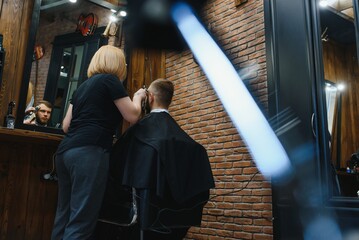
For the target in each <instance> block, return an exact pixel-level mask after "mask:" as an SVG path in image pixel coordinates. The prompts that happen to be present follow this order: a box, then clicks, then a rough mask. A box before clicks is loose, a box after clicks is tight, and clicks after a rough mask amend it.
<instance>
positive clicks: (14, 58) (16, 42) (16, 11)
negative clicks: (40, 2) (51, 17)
mask: <svg viewBox="0 0 359 240" xmlns="http://www.w3.org/2000/svg"><path fill="white" fill-rule="evenodd" d="M34 2H35V0H11V1H6V0H1V1H0V3H2V4H3V6H2V9H1V13H0V33H1V34H2V35H3V37H4V42H3V46H4V48H5V51H6V58H5V66H4V72H3V76H2V85H1V90H0V123H1V125H2V123H3V119H4V116H5V115H6V112H7V106H8V103H9V102H10V101H13V100H14V101H15V102H16V104H17V103H18V101H19V96H20V86H21V82H22V77H23V69H24V63H25V54H26V48H27V42H28V36H29V29H30V24H31V17H32V11H33V7H34ZM16 106H17V105H16ZM14 110H15V111H14V113H15V114H16V109H14Z"/></svg>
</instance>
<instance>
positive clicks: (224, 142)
mask: <svg viewBox="0 0 359 240" xmlns="http://www.w3.org/2000/svg"><path fill="white" fill-rule="evenodd" d="M201 14H202V16H203V17H202V20H203V22H204V25H205V26H208V28H209V29H210V32H211V33H212V34H213V35H214V36H215V39H216V41H217V43H218V44H219V45H220V47H221V48H222V49H223V50H224V51H225V53H226V54H227V56H228V58H229V59H230V61H231V62H232V63H233V65H234V67H235V69H236V70H237V71H238V72H239V74H240V76H241V77H242V79H243V81H245V83H246V85H247V86H248V88H249V89H250V91H251V93H252V94H253V96H255V98H256V99H257V100H258V101H259V103H260V105H261V106H263V109H265V108H266V106H267V98H268V94H267V82H266V62H265V44H264V40H265V39H264V12H263V0H248V2H247V3H245V4H243V5H241V6H239V7H237V8H236V6H235V1H234V0H209V1H207V2H206V5H205V7H204V9H203V13H201ZM166 77H167V78H168V79H170V80H172V81H173V82H174V84H175V96H174V99H173V103H172V105H171V108H170V112H171V114H172V115H173V116H174V118H175V119H176V120H177V121H178V123H179V124H180V125H181V127H182V128H183V129H184V130H185V131H186V132H187V133H188V134H189V135H191V136H192V137H193V138H194V139H195V140H197V141H198V142H200V143H201V144H202V145H204V147H205V148H206V149H207V152H208V154H209V157H210V162H211V166H212V170H213V174H214V177H215V181H216V188H215V189H213V190H212V191H211V199H210V201H209V202H208V204H207V205H206V207H205V210H204V215H203V221H202V226H201V227H200V228H197V227H193V228H191V229H190V232H189V233H188V235H187V239H211V240H215V239H228V240H230V239H272V238H273V236H272V232H273V230H272V221H271V218H272V210H271V208H272V202H271V201H272V193H271V186H270V184H269V183H268V182H267V181H265V180H264V178H263V176H262V175H261V174H260V173H257V172H258V170H257V168H256V167H255V164H254V162H253V161H252V159H251V156H250V154H249V152H248V149H247V148H246V146H245V144H244V143H243V141H242V140H241V138H240V136H239V135H238V133H237V131H236V129H235V128H234V127H233V124H232V123H231V121H230V119H229V117H228V116H227V114H226V112H225V111H224V109H223V107H222V105H221V102H220V101H219V100H218V98H217V96H216V94H215V92H214V90H213V89H212V87H211V86H210V84H209V82H208V80H207V78H206V76H205V75H204V73H203V72H202V71H201V69H200V68H199V67H198V65H197V64H196V63H195V62H194V60H193V57H192V54H191V52H190V51H184V52H182V53H180V54H178V53H175V52H168V53H167V54H166ZM238 101H241V96H238ZM253 127H254V128H255V126H253ZM259 137H260V136H259ZM256 173H257V174H256ZM242 189H243V190H242Z"/></svg>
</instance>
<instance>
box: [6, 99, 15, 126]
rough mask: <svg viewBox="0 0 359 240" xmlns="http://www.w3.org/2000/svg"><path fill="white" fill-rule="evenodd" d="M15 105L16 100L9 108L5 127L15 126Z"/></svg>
mask: <svg viewBox="0 0 359 240" xmlns="http://www.w3.org/2000/svg"><path fill="white" fill-rule="evenodd" d="M14 107H15V101H11V102H10V103H9V105H8V108H7V114H6V116H5V119H4V127H6V128H10V129H14V127H15V117H14V115H13V114H12V110H13V108H14Z"/></svg>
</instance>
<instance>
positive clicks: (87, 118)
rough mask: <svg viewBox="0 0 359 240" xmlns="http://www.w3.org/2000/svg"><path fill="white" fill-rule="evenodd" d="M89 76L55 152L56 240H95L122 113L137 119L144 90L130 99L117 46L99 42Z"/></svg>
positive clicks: (129, 120) (68, 113) (121, 56)
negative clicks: (57, 187)
mask: <svg viewBox="0 0 359 240" xmlns="http://www.w3.org/2000/svg"><path fill="white" fill-rule="evenodd" d="M87 75H88V77H89V79H87V80H86V81H85V82H84V83H83V84H82V85H81V86H80V87H79V88H78V89H77V90H76V92H75V93H74V95H73V98H72V101H71V104H70V106H69V108H68V111H67V113H66V116H65V118H64V120H63V130H64V132H65V133H66V135H65V138H64V139H63V140H62V142H61V143H60V145H59V147H58V150H57V153H56V170H57V175H58V186H59V192H58V205H57V212H56V217H55V223H54V227H53V231H52V237H51V239H52V240H60V239H63V240H68V239H77V240H86V239H92V237H93V236H92V235H93V232H94V229H95V226H96V221H97V217H98V213H99V210H100V206H101V202H102V198H103V193H104V190H105V186H106V180H107V175H108V161H109V150H110V148H111V146H112V136H113V135H114V133H115V129H116V127H117V126H118V124H119V123H120V120H121V118H124V119H125V120H127V121H128V122H130V123H135V122H137V120H138V119H139V117H140V114H141V102H142V100H143V99H144V98H145V96H146V93H145V90H144V89H140V90H138V91H137V92H136V93H135V94H134V96H133V99H132V100H131V99H130V97H129V96H128V94H127V92H126V90H125V88H124V87H123V85H122V82H121V81H122V80H123V79H124V78H125V76H126V60H125V56H124V54H123V52H122V50H120V49H119V48H116V47H113V46H109V45H106V46H103V47H101V48H100V49H99V50H98V51H97V52H96V53H95V55H94V56H93V58H92V60H91V62H90V65H89V68H88V72H87Z"/></svg>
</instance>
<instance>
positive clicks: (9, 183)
mask: <svg viewBox="0 0 359 240" xmlns="http://www.w3.org/2000/svg"><path fill="white" fill-rule="evenodd" d="M61 139H62V136H58V135H51V134H48V133H46V134H45V133H38V132H30V131H24V130H16V129H15V130H10V129H4V128H0V239H1V240H10V239H11V240H20V239H26V240H31V239H33V240H39V239H44V240H48V239H50V236H51V230H52V225H53V221H54V217H55V212H56V204H57V182H55V181H45V180H43V178H42V176H43V174H45V173H47V172H49V171H50V170H51V169H52V167H53V163H52V156H53V154H54V153H55V151H56V148H57V145H58V144H59V142H60V141H61Z"/></svg>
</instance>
